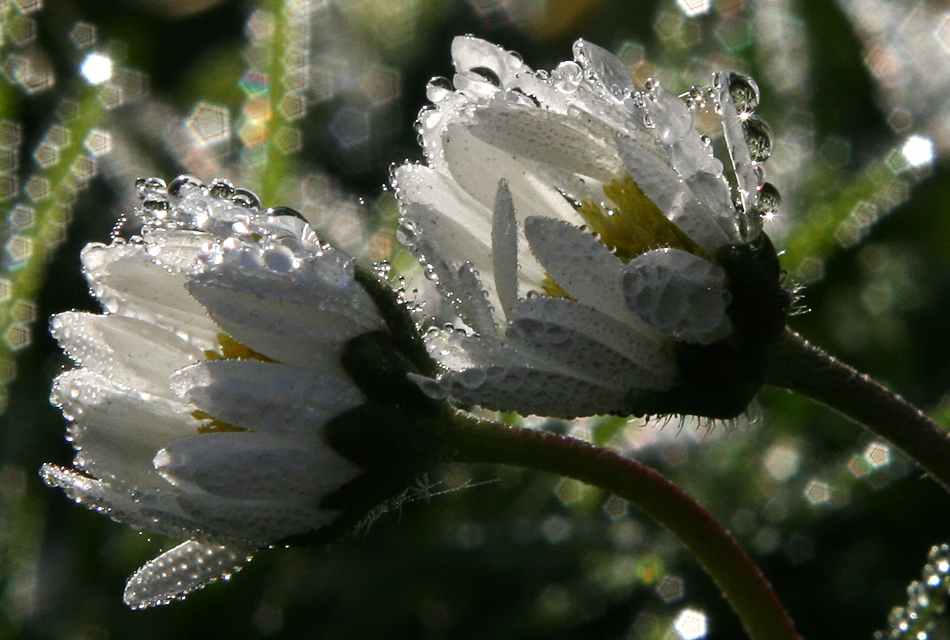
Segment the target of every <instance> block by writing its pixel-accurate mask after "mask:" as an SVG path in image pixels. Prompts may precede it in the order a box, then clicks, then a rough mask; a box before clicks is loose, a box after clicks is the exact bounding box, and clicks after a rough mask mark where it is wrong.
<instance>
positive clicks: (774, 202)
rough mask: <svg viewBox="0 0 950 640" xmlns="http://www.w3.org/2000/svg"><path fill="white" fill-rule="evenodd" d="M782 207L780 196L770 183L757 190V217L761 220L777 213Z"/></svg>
mask: <svg viewBox="0 0 950 640" xmlns="http://www.w3.org/2000/svg"><path fill="white" fill-rule="evenodd" d="M781 206H782V196H781V194H780V193H779V192H778V189H776V188H775V185H774V184H772V183H771V182H765V183H763V184H762V186H761V187H760V188H759V215H761V216H762V217H763V218H767V217H771V216H773V215H775V214H776V213H778V210H779V207H781Z"/></svg>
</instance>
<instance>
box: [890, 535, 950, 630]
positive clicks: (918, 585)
mask: <svg viewBox="0 0 950 640" xmlns="http://www.w3.org/2000/svg"><path fill="white" fill-rule="evenodd" d="M948 601H950V545H948V544H942V545H940V546H935V547H932V548H931V549H930V554H929V555H928V556H927V564H926V565H924V569H923V572H922V578H921V579H920V580H915V581H913V582H911V583H910V585H909V586H908V587H907V605H906V606H903V607H895V608H894V609H892V610H891V613H890V614H889V615H888V617H887V623H888V629H887V630H886V631H877V632H875V634H874V640H935V639H936V637H937V636H935V635H933V633H934V631H935V630H936V628H937V625H938V621H937V616H940V615H941V614H943V613H944V612H945V611H946V609H947V604H948ZM941 637H943V636H941Z"/></svg>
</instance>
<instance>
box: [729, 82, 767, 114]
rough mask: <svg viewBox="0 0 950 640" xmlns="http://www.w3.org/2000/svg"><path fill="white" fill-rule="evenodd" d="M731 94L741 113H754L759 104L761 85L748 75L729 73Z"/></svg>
mask: <svg viewBox="0 0 950 640" xmlns="http://www.w3.org/2000/svg"><path fill="white" fill-rule="evenodd" d="M729 94H730V95H731V96H732V101H733V102H734V103H735V105H736V110H738V111H739V113H752V112H753V111H755V110H756V108H757V107H758V106H759V97H760V94H759V85H757V84H756V83H755V80H753V79H752V78H750V77H749V76H747V75H744V74H741V73H730V74H729Z"/></svg>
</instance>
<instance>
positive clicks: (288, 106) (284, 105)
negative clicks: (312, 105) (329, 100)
mask: <svg viewBox="0 0 950 640" xmlns="http://www.w3.org/2000/svg"><path fill="white" fill-rule="evenodd" d="M277 111H278V112H280V115H282V116H283V117H284V118H285V119H287V120H291V121H293V120H297V119H299V118H302V117H303V116H304V115H305V114H306V112H307V101H306V99H305V98H304V97H303V96H302V95H300V94H299V93H288V94H287V95H285V96H284V97H283V98H281V99H280V102H278V103H277Z"/></svg>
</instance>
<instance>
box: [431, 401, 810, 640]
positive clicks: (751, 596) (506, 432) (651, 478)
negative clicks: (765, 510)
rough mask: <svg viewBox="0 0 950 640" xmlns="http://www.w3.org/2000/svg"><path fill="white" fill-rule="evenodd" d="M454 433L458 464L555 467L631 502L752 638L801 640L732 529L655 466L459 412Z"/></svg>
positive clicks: (548, 469)
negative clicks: (681, 551) (680, 548)
mask: <svg viewBox="0 0 950 640" xmlns="http://www.w3.org/2000/svg"><path fill="white" fill-rule="evenodd" d="M449 437H450V438H451V442H452V445H454V447H455V458H454V461H455V462H463V463H484V464H504V465H512V466H517V467H523V468H527V469H536V470H538V471H545V472H548V473H555V474H558V475H561V476H566V477H569V478H573V479H575V480H579V481H581V482H584V483H586V484H590V485H593V486H596V487H600V488H601V489H604V490H606V491H609V492H611V493H613V494H614V495H616V496H618V497H620V498H622V499H624V500H626V501H627V502H629V503H630V504H632V505H633V506H634V507H636V508H637V509H639V510H640V511H642V512H644V513H645V514H647V515H648V516H650V517H651V518H653V519H654V520H655V521H656V522H658V523H659V524H661V525H663V526H664V527H666V529H668V530H669V531H670V532H671V533H672V534H673V535H675V536H676V537H677V538H679V540H680V542H682V543H683V545H684V546H685V547H686V548H687V549H688V550H689V551H690V553H692V554H693V555H694V556H695V557H696V559H697V560H699V562H700V563H701V564H702V565H703V567H704V568H705V569H706V571H707V572H709V574H710V576H712V578H713V580H714V581H715V582H716V584H717V585H718V586H719V588H720V589H722V591H723V594H724V595H725V597H726V599H727V600H728V601H729V603H730V604H731V605H732V608H733V609H734V610H735V612H736V613H737V614H738V615H739V618H740V619H741V620H742V624H743V626H744V627H745V629H746V631H747V632H748V634H749V636H750V637H751V638H752V639H753V640H800V638H801V637H800V636H799V635H798V632H796V631H795V627H794V624H793V623H792V620H791V618H789V616H788V613H786V611H785V609H784V608H783V606H782V603H781V602H780V601H779V599H778V597H777V596H776V595H775V592H774V591H773V590H772V587H771V586H770V585H769V583H768V581H767V580H766V578H765V576H764V575H762V572H761V570H759V568H758V567H757V566H756V565H755V563H754V562H753V561H752V559H751V558H750V557H749V555H748V554H747V553H746V552H745V551H743V549H742V547H740V546H739V543H738V542H736V540H735V538H733V536H732V534H731V533H729V531H728V530H727V529H726V528H725V527H724V526H723V525H722V524H720V523H719V521H718V520H716V519H715V518H714V517H713V516H712V514H711V513H709V511H707V510H706V509H705V508H704V507H703V506H702V505H701V504H699V503H698V502H696V501H695V500H694V499H693V498H691V497H690V496H689V495H687V494H686V492H685V491H683V490H682V489H680V488H679V487H678V486H676V485H675V484H673V483H672V482H670V481H669V480H667V479H666V478H664V477H663V476H662V475H660V474H659V473H657V472H656V471H654V470H653V469H651V468H649V467H647V466H645V465H643V464H641V463H639V462H636V461H634V460H631V459H629V458H625V457H623V456H621V455H619V454H617V453H614V452H612V451H609V450H606V449H602V448H600V447H597V446H594V445H592V444H588V443H586V442H583V441H581V440H576V439H574V438H569V437H567V436H562V435H558V434H555V433H551V432H547V431H537V430H532V429H524V428H520V427H514V426H510V425H506V424H503V423H498V422H490V421H487V420H479V419H476V418H473V417H471V416H469V415H467V414H461V413H460V414H458V419H457V424H456V425H455V428H454V429H452V430H451V431H450V435H449Z"/></svg>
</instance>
